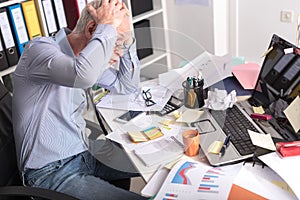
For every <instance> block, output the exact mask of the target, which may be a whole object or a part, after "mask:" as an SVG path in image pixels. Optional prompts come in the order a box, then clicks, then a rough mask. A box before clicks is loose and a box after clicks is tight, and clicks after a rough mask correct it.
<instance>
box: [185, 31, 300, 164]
mask: <svg viewBox="0 0 300 200" xmlns="http://www.w3.org/2000/svg"><path fill="white" fill-rule="evenodd" d="M298 50H299V49H298V48H297V47H296V46H295V45H293V44H291V43H290V42H288V41H286V40H284V39H283V38H281V37H279V36H278V35H276V34H274V35H273V36H272V39H271V42H270V45H269V48H268V54H267V55H266V56H265V58H264V62H263V64H262V68H261V71H260V74H259V77H258V80H257V83H256V87H255V89H254V90H253V93H252V97H251V98H250V99H249V100H248V101H247V102H246V103H243V104H236V105H234V106H233V107H232V108H228V109H227V110H225V111H214V110H205V112H204V114H203V115H202V116H201V119H199V120H198V121H197V122H194V123H192V124H191V125H192V126H194V127H197V128H198V129H199V132H200V134H201V135H200V146H201V149H202V151H203V152H204V154H205V155H206V157H207V160H208V162H209V163H210V164H211V165H212V166H220V165H226V164H231V163H235V162H239V161H243V160H246V159H248V158H251V157H253V155H254V154H256V152H257V150H258V148H257V147H256V146H254V145H253V144H252V142H251V139H250V136H249V134H248V130H251V131H254V132H259V133H261V134H264V133H269V131H268V130H270V127H271V129H272V131H273V132H275V133H276V134H277V135H278V136H279V138H281V139H283V140H296V139H297V138H300V137H299V135H300V134H299V133H295V132H294V131H293V129H292V128H291V126H290V125H289V123H283V124H280V120H281V119H280V118H278V119H279V121H278V120H277V118H274V116H273V118H272V120H270V121H269V122H265V125H262V123H257V122H256V121H254V120H252V119H251V118H250V117H249V113H250V112H251V111H250V112H249V110H250V109H251V105H255V106H263V108H264V109H265V111H266V112H267V113H268V114H270V115H273V114H274V113H271V112H270V109H269V108H270V106H271V105H274V103H276V102H277V101H284V102H286V103H287V104H289V103H291V102H292V100H293V99H294V98H295V97H296V96H297V95H298V93H299V90H300V89H299V84H300V83H299V79H300V72H299V71H300V70H299V69H300V59H299V55H298V53H297V52H298ZM272 103H273V104H272ZM247 110H248V113H247V112H246V111H247ZM276 117H277V116H276ZM266 123H267V125H266ZM264 126H266V127H268V128H266V129H265V128H264ZM266 130H267V131H266ZM228 134H230V136H231V138H230V143H229V146H228V147H227V149H226V152H225V154H224V155H223V156H219V155H218V154H214V153H211V151H212V149H213V146H212V145H213V144H214V142H215V141H224V140H225V138H226V136H227V135H228Z"/></svg>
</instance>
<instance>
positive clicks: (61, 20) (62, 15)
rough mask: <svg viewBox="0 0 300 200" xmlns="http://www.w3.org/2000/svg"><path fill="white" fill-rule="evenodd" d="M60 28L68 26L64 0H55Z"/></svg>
mask: <svg viewBox="0 0 300 200" xmlns="http://www.w3.org/2000/svg"><path fill="white" fill-rule="evenodd" d="M54 5H55V8H56V15H57V21H58V26H59V28H63V27H67V26H68V24H67V20H66V15H65V11H64V5H63V2H62V0H54Z"/></svg>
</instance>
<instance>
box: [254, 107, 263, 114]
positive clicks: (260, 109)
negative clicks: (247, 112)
mask: <svg viewBox="0 0 300 200" xmlns="http://www.w3.org/2000/svg"><path fill="white" fill-rule="evenodd" d="M252 109H253V112H254V113H257V114H264V113H265V110H264V109H263V107H262V106H259V107H255V106H252Z"/></svg>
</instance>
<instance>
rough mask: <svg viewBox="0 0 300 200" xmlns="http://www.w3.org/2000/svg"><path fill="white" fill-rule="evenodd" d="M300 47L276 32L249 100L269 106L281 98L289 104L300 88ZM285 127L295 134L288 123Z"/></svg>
mask: <svg viewBox="0 0 300 200" xmlns="http://www.w3.org/2000/svg"><path fill="white" fill-rule="evenodd" d="M299 54H300V49H299V48H298V47H296V46H295V45H293V44H292V43H290V42H288V41H286V40H285V39H283V38H281V37H279V36H278V35H276V34H274V35H273V36H272V39H271V42H270V45H269V47H268V50H267V52H266V55H265V57H264V61H263V64H262V67H261V71H260V74H259V76H258V80H257V83H256V87H255V89H254V91H253V94H252V98H251V100H250V103H252V104H254V105H261V106H263V107H264V108H266V109H268V108H269V107H270V105H271V104H272V103H274V102H276V101H277V102H278V100H279V99H280V100H283V101H284V102H286V103H287V104H290V103H291V102H292V100H293V99H294V98H295V97H296V96H297V95H299V91H300V55H299ZM285 128H286V129H289V130H290V131H291V132H293V134H294V135H296V136H297V135H299V133H295V132H294V131H293V129H292V128H291V126H290V125H289V123H286V124H285Z"/></svg>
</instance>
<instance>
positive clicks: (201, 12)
mask: <svg viewBox="0 0 300 200" xmlns="http://www.w3.org/2000/svg"><path fill="white" fill-rule="evenodd" d="M166 4H167V15H168V26H169V37H170V51H171V59H172V65H173V66H172V67H174V68H176V67H178V66H179V64H180V61H182V60H191V59H193V58H194V57H196V56H197V55H199V54H201V53H202V52H203V51H204V49H205V50H206V51H209V52H213V51H214V32H213V12H212V7H211V6H209V7H207V6H200V5H177V4H176V3H175V0H166Z"/></svg>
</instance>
